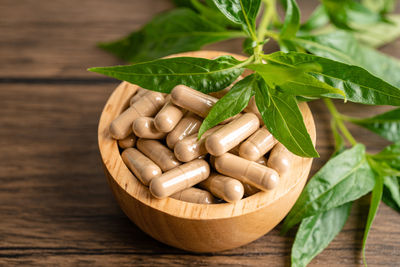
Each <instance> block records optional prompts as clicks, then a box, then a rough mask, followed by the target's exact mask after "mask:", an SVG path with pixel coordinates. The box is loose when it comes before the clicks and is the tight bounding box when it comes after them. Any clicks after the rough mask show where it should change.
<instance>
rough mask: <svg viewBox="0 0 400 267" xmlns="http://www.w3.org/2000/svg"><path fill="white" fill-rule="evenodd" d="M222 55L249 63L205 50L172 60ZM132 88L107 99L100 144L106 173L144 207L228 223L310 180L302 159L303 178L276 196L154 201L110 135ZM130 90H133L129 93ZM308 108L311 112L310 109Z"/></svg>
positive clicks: (124, 87) (120, 89)
mask: <svg viewBox="0 0 400 267" xmlns="http://www.w3.org/2000/svg"><path fill="white" fill-rule="evenodd" d="M221 55H232V56H234V57H235V58H236V59H238V60H245V59H246V57H244V56H241V55H237V54H232V53H227V52H221V51H205V50H203V51H197V52H187V53H180V54H176V55H173V56H192V57H204V58H214V57H217V56H221ZM170 57H172V56H170ZM132 86H136V85H131V84H128V83H126V82H122V83H121V84H120V85H119V86H118V87H117V88H116V89H115V90H114V91H113V93H112V94H111V96H110V97H109V98H108V100H107V103H106V105H105V106H104V109H103V111H102V113H101V117H100V120H99V127H98V144H99V150H100V154H101V158H102V161H103V165H104V168H106V169H107V171H108V172H109V174H110V175H111V177H112V178H113V179H114V180H115V182H116V183H117V184H118V185H119V186H120V187H121V189H122V190H124V191H126V192H127V193H128V194H129V195H130V196H131V197H132V198H135V199H136V200H138V201H140V202H141V203H143V204H144V205H147V206H150V207H151V208H153V209H155V210H158V211H160V212H163V213H167V214H169V215H171V216H174V217H178V218H185V219H191V220H216V219H229V218H232V217H236V216H242V215H246V214H248V213H252V212H257V211H258V210H260V209H263V208H265V207H266V206H268V205H271V204H272V203H274V202H276V201H279V199H281V198H282V197H284V196H285V195H286V194H287V193H288V192H289V191H290V190H291V189H292V188H294V187H296V185H297V184H298V183H301V182H304V180H303V179H307V177H308V173H309V170H310V166H311V163H312V159H311V158H303V160H304V164H303V165H304V166H303V167H304V168H303V170H302V172H301V175H300V177H299V178H297V180H296V182H295V183H293V184H292V186H291V187H289V188H285V190H283V191H282V192H280V194H276V193H274V192H276V190H271V191H269V192H259V193H256V194H254V195H252V196H249V197H246V198H243V199H242V200H240V201H238V202H236V203H220V204H197V203H189V202H184V201H180V200H176V199H173V198H166V199H161V200H160V199H156V198H154V197H152V196H151V195H150V192H149V190H148V188H147V187H145V186H144V185H143V184H141V183H140V182H139V181H138V180H137V179H136V177H134V175H133V174H132V173H131V172H130V170H129V169H128V168H127V167H126V166H125V164H124V163H123V161H122V158H121V156H120V153H119V149H118V144H117V141H116V140H114V139H112V138H111V136H110V134H109V132H108V127H109V124H110V122H111V121H112V120H113V119H114V118H115V117H116V115H117V114H120V113H121V112H122V110H123V109H125V108H126V107H127V105H128V102H129V91H132V88H133V87H132ZM129 88H131V90H129ZM131 95H132V94H131ZM122 98H124V99H125V100H123V101H124V103H125V105H119V106H117V105H114V103H115V102H121V99H122ZM306 108H307V109H308V106H307V107H306ZM308 112H309V109H308ZM110 113H112V114H114V116H110ZM311 120H312V124H313V126H314V127H315V124H314V121H313V118H312V116H311ZM312 137H313V139H315V130H314V136H312Z"/></svg>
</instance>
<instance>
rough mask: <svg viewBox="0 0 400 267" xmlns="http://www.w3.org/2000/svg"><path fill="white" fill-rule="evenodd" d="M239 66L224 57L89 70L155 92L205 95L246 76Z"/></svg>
mask: <svg viewBox="0 0 400 267" xmlns="http://www.w3.org/2000/svg"><path fill="white" fill-rule="evenodd" d="M240 63H241V62H240V61H238V60H236V59H235V58H233V57H231V56H222V57H219V58H217V59H214V60H210V59H205V58H195V57H175V58H167V59H158V60H153V61H149V62H143V63H138V64H133V65H127V66H114V67H98V68H91V69H89V70H90V71H93V72H97V73H101V74H104V75H107V76H110V77H114V78H117V79H119V80H123V81H127V82H130V83H133V84H137V85H139V86H141V87H143V88H146V89H149V90H153V91H159V92H164V93H170V92H171V90H172V89H173V88H174V87H175V86H176V85H179V84H184V85H186V86H189V87H192V88H194V89H196V90H198V91H201V92H203V93H210V92H217V91H219V90H222V89H224V88H226V87H227V86H229V85H230V84H231V83H233V81H235V80H236V78H237V77H238V76H239V75H240V74H241V73H242V72H243V69H242V68H241V64H240Z"/></svg>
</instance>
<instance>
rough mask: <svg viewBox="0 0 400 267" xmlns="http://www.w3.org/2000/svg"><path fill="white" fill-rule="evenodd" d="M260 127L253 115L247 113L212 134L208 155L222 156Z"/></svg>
mask: <svg viewBox="0 0 400 267" xmlns="http://www.w3.org/2000/svg"><path fill="white" fill-rule="evenodd" d="M259 126H260V122H259V121H258V118H257V116H256V115H254V114H253V113H245V114H243V115H241V116H239V117H238V118H236V119H235V120H233V121H231V122H230V123H228V124H226V125H224V126H223V127H222V128H220V129H218V130H217V131H216V132H214V133H213V134H211V135H210V136H209V137H208V138H207V140H206V148H207V151H208V153H210V154H211V155H213V156H221V155H222V154H224V153H226V152H227V151H229V150H231V149H232V148H234V147H235V146H237V145H238V144H239V143H240V142H242V141H243V140H245V139H246V138H247V137H249V136H250V135H251V134H252V133H254V132H255V131H256V130H257V129H258V128H259Z"/></svg>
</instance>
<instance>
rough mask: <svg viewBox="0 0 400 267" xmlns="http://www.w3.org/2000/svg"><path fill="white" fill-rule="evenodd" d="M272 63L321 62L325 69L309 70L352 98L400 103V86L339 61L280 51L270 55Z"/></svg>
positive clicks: (354, 100)
mask: <svg viewBox="0 0 400 267" xmlns="http://www.w3.org/2000/svg"><path fill="white" fill-rule="evenodd" d="M266 60H267V61H268V62H273V63H275V64H282V65H286V66H296V65H299V64H308V63H312V64H319V65H320V66H321V69H320V70H321V71H315V70H310V71H308V72H307V73H308V74H311V75H313V76H314V77H316V78H318V80H320V81H323V82H325V83H327V84H329V85H331V86H332V87H335V88H338V89H341V90H342V91H344V92H345V94H346V97H347V99H348V100H350V101H352V102H356V103H362V104H370V105H394V106H399V105H400V89H399V88H396V87H394V86H392V85H390V84H388V83H387V82H385V81H383V80H382V79H380V78H378V77H375V76H374V75H372V74H371V73H369V72H368V71H366V70H364V69H362V68H360V67H358V66H352V65H348V64H345V63H341V62H338V61H333V60H330V59H327V58H322V57H318V56H315V55H311V54H304V53H297V52H290V53H283V52H276V53H273V54H270V55H267V56H266ZM326 96H327V97H332V98H342V96H339V95H333V94H327V95H326Z"/></svg>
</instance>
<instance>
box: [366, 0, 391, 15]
mask: <svg viewBox="0 0 400 267" xmlns="http://www.w3.org/2000/svg"><path fill="white" fill-rule="evenodd" d="M361 3H362V4H363V5H364V6H366V7H367V8H369V9H370V10H372V11H374V12H378V13H387V12H392V11H393V10H394V8H395V4H396V0H362V1H361Z"/></svg>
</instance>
